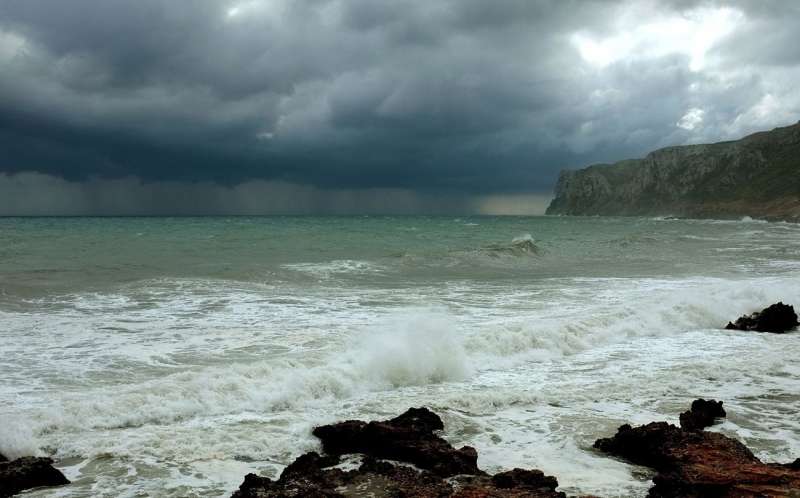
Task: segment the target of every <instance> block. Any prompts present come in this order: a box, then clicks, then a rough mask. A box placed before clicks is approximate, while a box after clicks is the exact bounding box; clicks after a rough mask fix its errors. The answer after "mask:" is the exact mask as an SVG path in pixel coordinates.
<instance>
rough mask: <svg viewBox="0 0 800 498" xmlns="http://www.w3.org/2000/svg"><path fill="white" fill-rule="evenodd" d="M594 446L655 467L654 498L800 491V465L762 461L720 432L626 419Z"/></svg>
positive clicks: (738, 497)
mask: <svg viewBox="0 0 800 498" xmlns="http://www.w3.org/2000/svg"><path fill="white" fill-rule="evenodd" d="M720 408H721V406H720ZM594 446H595V447H596V448H598V449H600V450H601V451H604V452H606V453H609V454H611V455H615V456H618V457H621V458H624V459H626V460H629V461H631V462H633V463H636V464H639V465H644V466H647V467H651V468H653V469H655V470H656V471H657V472H658V474H657V475H656V476H655V477H654V478H653V482H654V483H655V486H654V487H653V488H651V489H650V494H649V495H648V496H650V497H653V498H655V497H659V498H700V497H714V498H749V497H750V498H755V497H775V498H780V497H785V498H789V497H795V498H796V497H797V496H800V470H798V469H797V468H795V467H794V464H789V465H781V464H767V463H763V462H761V461H760V460H759V459H758V458H756V457H755V455H753V453H752V452H751V451H750V450H749V449H748V448H747V447H746V446H745V445H744V444H742V443H740V442H739V441H737V440H735V439H733V438H730V437H728V436H725V435H723V434H719V433H714V432H702V431H701V430H699V429H698V430H685V429H682V428H680V427H676V426H674V425H671V424H668V423H666V422H651V423H649V424H647V425H643V426H639V427H631V426H630V425H627V424H626V425H623V426H621V427H620V428H619V429H618V430H617V433H616V435H614V437H611V438H607V439H599V440H597V441H596V442H595V444H594ZM795 463H796V462H795Z"/></svg>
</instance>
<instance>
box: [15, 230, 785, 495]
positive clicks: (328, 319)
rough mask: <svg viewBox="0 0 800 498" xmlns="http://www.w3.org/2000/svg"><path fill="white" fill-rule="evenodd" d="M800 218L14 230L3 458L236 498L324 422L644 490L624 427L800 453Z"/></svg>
mask: <svg viewBox="0 0 800 498" xmlns="http://www.w3.org/2000/svg"><path fill="white" fill-rule="evenodd" d="M798 277H800V225H797V224H788V223H767V222H763V221H758V220H751V219H749V218H744V219H742V220H737V221H713V220H705V221H701V220H678V219H669V218H611V217H609V218H606V217H545V216H541V217H467V216H464V217H453V216H447V217H445V216H437V217H426V216H402V217H387V216H347V217H308V216H306V217H288V216H286V217H284V216H272V217H198V218H181V217H179V218H2V219H0V453H3V454H5V455H6V456H7V457H11V458H14V457H18V456H22V455H30V454H35V455H43V456H51V457H52V458H54V459H55V461H56V465H57V467H58V468H60V469H61V470H62V471H63V472H64V473H65V474H66V476H67V477H68V478H69V479H70V480H71V481H73V483H72V484H71V485H69V486H64V487H60V488H50V489H40V490H35V491H33V492H29V493H27V494H26V495H25V496H28V497H48V498H50V497H89V496H91V497H95V496H97V497H115V498H116V497H151V496H152V497H217V496H230V494H231V493H232V492H233V491H234V490H235V489H237V488H238V486H239V484H240V483H241V482H242V480H243V477H244V476H245V474H247V473H250V472H254V473H257V474H261V475H265V476H271V477H276V476H277V475H279V473H280V471H281V470H282V468H283V467H284V466H286V465H287V464H288V463H290V462H291V461H293V460H294V458H295V457H297V456H299V455H300V454H302V453H304V452H306V451H311V450H319V449H320V446H319V442H318V441H317V440H316V439H315V438H314V437H313V436H312V435H311V429H312V428H313V427H314V426H316V425H319V424H324V423H330V422H334V421H338V420H344V419H353V418H358V419H364V420H373V419H385V418H389V417H393V416H396V415H398V414H400V413H401V412H403V411H405V410H406V409H407V408H409V407H418V406H426V407H429V408H430V409H432V410H433V411H435V412H436V413H438V414H440V415H441V416H442V418H443V420H444V424H445V429H444V432H443V436H444V437H445V438H446V439H448V440H449V441H450V442H451V443H453V444H454V445H456V446H461V445H470V446H473V447H475V448H476V449H477V450H478V453H479V460H478V464H479V466H480V467H481V468H483V469H485V470H487V471H489V472H495V471H500V470H505V469H510V468H514V467H522V468H538V469H541V470H543V471H544V472H545V473H547V474H551V475H554V476H556V477H557V478H558V481H559V483H560V488H559V489H560V490H561V491H564V492H566V493H568V494H595V495H599V496H603V497H615V496H619V497H626V498H628V497H644V496H645V495H646V493H647V489H648V488H649V487H650V485H651V483H650V478H651V477H652V474H651V473H650V471H648V470H647V469H645V468H642V467H636V466H632V465H629V464H627V463H625V462H623V461H619V460H615V459H613V458H608V457H606V456H605V455H602V454H600V453H598V452H596V451H595V450H593V449H592V443H593V442H594V441H595V439H597V438H600V437H608V436H610V435H612V434H613V433H614V432H615V431H616V428H617V427H618V426H619V425H621V424H623V423H632V424H641V423H646V422H650V421H655V420H659V421H660V420H666V421H668V422H672V423H677V419H678V414H679V413H680V412H681V411H684V410H686V409H688V407H689V405H690V403H691V401H692V400H694V399H695V398H699V397H704V398H715V399H719V400H723V401H724V403H725V405H724V406H725V409H726V410H727V412H728V418H727V419H725V420H724V422H722V423H721V424H719V425H716V426H714V427H713V428H712V429H711V430H715V431H720V432H723V433H725V434H728V435H731V436H734V437H736V438H738V439H739V440H741V441H743V442H744V443H745V444H747V445H748V446H749V447H750V448H751V449H752V450H753V451H754V453H755V454H756V455H757V456H759V457H760V458H762V459H764V460H765V461H770V462H772V461H777V462H788V461H792V460H794V459H795V458H797V457H800V418H798V416H797V414H798V413H800V362H798V358H800V333H789V334H782V335H778V334H760V333H747V332H737V331H726V330H723V327H724V326H725V324H726V323H727V322H728V321H729V320H734V319H735V318H737V317H738V316H740V315H742V314H744V313H750V312H753V311H756V310H759V309H761V308H763V307H765V306H767V305H769V304H772V303H775V302H778V301H783V302H786V303H788V304H794V305H800V278H798Z"/></svg>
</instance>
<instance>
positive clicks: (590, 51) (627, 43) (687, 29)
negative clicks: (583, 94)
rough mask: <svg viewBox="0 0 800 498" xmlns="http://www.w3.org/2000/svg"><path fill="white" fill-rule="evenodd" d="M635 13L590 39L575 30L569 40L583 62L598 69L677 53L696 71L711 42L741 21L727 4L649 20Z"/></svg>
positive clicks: (705, 61)
mask: <svg viewBox="0 0 800 498" xmlns="http://www.w3.org/2000/svg"><path fill="white" fill-rule="evenodd" d="M636 14H637V13H634V12H629V13H627V15H623V16H621V20H620V22H619V25H620V29H619V30H618V31H617V33H615V34H613V35H611V36H607V37H605V38H594V37H592V36H591V35H588V34H586V33H583V32H578V33H575V34H574V35H573V36H572V40H571V41H572V43H573V44H574V45H575V46H576V47H577V49H578V52H579V53H580V55H581V57H582V58H583V59H584V60H585V61H586V62H588V63H589V64H591V65H593V66H596V67H600V68H603V67H606V66H608V65H609V64H612V63H614V62H617V61H621V60H624V59H636V58H653V57H661V56H664V55H668V54H675V53H678V54H685V55H687V56H688V57H689V61H690V62H689V68H690V69H691V70H692V71H700V70H702V69H703V68H704V67H705V66H706V64H707V58H706V55H707V53H708V51H709V50H710V49H711V48H712V47H713V46H714V44H715V43H717V42H718V41H719V40H721V39H722V38H723V37H725V36H726V35H728V34H729V33H731V32H732V31H733V30H734V29H735V28H736V26H737V25H738V24H740V23H741V22H742V21H743V20H744V14H743V13H742V12H741V11H740V10H737V9H733V8H728V7H723V8H707V7H704V8H698V9H694V10H691V11H687V12H685V13H683V15H676V16H672V17H665V18H661V19H653V20H650V21H647V20H645V21H641V20H636V19H633V18H635V17H636ZM636 21H638V22H636ZM626 26H636V27H634V28H631V29H628V28H627V27H626Z"/></svg>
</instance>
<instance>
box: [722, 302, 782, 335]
mask: <svg viewBox="0 0 800 498" xmlns="http://www.w3.org/2000/svg"><path fill="white" fill-rule="evenodd" d="M797 325H798V322H797V313H795V312H794V307H793V306H789V305H787V304H783V303H776V304H773V305H772V306H769V307H767V308H764V309H763V310H761V311H757V312H755V313H753V314H752V315H744V316H741V317H739V318H738V319H737V320H736V321H735V322H733V323H731V322H728V325H726V326H725V328H726V329H728V330H755V331H756V332H776V333H780V332H788V331H790V330H792V329H794V328H796V327H797Z"/></svg>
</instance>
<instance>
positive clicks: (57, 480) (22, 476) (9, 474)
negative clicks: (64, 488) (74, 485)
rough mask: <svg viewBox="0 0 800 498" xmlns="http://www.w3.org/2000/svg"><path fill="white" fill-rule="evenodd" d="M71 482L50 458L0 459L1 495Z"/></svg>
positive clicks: (10, 494)
mask: <svg viewBox="0 0 800 498" xmlns="http://www.w3.org/2000/svg"><path fill="white" fill-rule="evenodd" d="M63 484H69V481H68V480H67V478H66V477H64V474H62V473H61V472H60V471H59V470H58V469H56V468H55V467H53V461H52V460H51V459H49V458H37V457H23V458H18V459H16V460H13V461H10V462H9V461H7V460H6V459H5V457H3V458H2V459H1V460H0V497H7V496H13V495H15V494H17V493H19V492H21V491H24V490H26V489H31V488H38V487H42V486H61V485H63Z"/></svg>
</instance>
